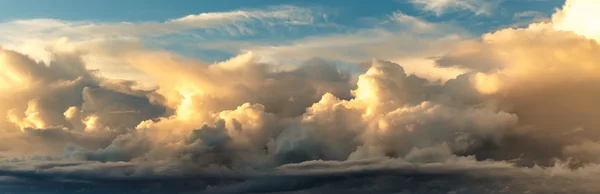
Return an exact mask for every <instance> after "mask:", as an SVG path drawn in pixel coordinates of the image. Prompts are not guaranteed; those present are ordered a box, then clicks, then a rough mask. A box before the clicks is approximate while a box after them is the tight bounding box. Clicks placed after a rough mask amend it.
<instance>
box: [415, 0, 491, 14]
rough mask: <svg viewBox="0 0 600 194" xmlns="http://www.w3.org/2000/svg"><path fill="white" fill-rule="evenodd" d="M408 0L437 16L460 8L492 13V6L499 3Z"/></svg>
mask: <svg viewBox="0 0 600 194" xmlns="http://www.w3.org/2000/svg"><path fill="white" fill-rule="evenodd" d="M410 2H411V3H412V4H414V5H415V6H417V7H420V8H421V9H423V10H424V11H428V12H433V13H435V14H436V15H437V16H441V15H444V14H446V13H448V12H456V11H461V10H465V11H470V12H473V13H474V14H475V15H486V16H489V15H492V14H493V10H494V8H496V7H497V6H498V4H499V3H500V1H497V0H492V1H483V0H411V1H410Z"/></svg>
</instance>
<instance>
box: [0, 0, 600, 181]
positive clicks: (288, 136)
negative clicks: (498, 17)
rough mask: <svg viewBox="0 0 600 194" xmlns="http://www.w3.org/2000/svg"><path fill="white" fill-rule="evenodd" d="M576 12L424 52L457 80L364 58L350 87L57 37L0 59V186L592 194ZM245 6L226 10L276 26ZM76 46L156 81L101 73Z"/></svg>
mask: <svg viewBox="0 0 600 194" xmlns="http://www.w3.org/2000/svg"><path fill="white" fill-rule="evenodd" d="M587 2H588V3H589V2H590V1H587ZM577 3H586V1H583V0H579V1H578V0H569V1H567V3H566V6H565V8H563V9H562V10H560V11H558V12H557V13H556V14H555V15H554V16H553V20H552V22H548V23H536V24H532V25H530V26H529V27H527V28H517V29H512V28H511V29H501V30H498V31H495V32H491V33H488V34H485V35H483V36H482V37H481V40H455V44H452V45H450V46H449V49H450V52H447V53H444V54H443V55H442V56H439V55H438V56H430V57H436V58H435V61H436V63H437V65H438V66H440V67H458V68H462V69H467V70H468V71H466V72H465V73H462V74H461V75H459V76H457V77H455V78H452V79H449V80H448V81H445V82H439V81H437V82H436V81H431V80H428V79H425V78H423V77H420V76H417V75H414V74H411V73H407V71H406V70H405V69H404V68H403V66H405V64H397V63H393V62H390V61H385V60H379V59H374V60H372V61H371V62H369V63H367V64H364V65H363V66H364V67H365V71H364V72H362V73H360V74H359V75H356V76H354V75H352V74H351V73H348V72H344V71H341V70H339V69H337V68H336V67H335V66H334V65H333V64H330V63H329V62H327V61H325V60H320V59H313V60H308V61H306V62H305V63H304V64H302V65H300V66H297V67H293V68H289V67H284V66H281V65H276V64H272V63H265V62H264V61H263V60H261V58H260V57H261V54H260V52H259V53H255V52H248V53H244V54H240V55H239V56H236V57H234V58H231V59H229V60H227V61H223V62H218V63H206V62H202V61H198V60H195V59H189V58H186V57H182V56H179V55H177V54H174V53H172V52H169V51H164V50H156V49H149V48H145V47H144V46H140V45H137V44H134V43H131V42H109V43H107V42H101V43H98V42H94V44H91V43H86V44H85V46H84V45H83V44H73V45H72V48H70V49H55V50H50V53H52V56H51V57H50V59H49V60H48V62H44V61H37V60H34V59H32V58H30V57H28V56H27V55H26V54H25V53H20V52H16V51H12V50H9V49H1V50H0V99H1V100H2V101H1V102H2V103H0V118H5V119H2V120H0V126H2V127H0V132H2V133H3V135H2V136H1V137H0V191H10V192H15V193H28V192H29V193H35V192H46V193H75V192H88V193H114V192H128V193H136V192H139V193H164V192H167V191H168V192H175V193H189V192H206V193H335V192H341V191H344V192H349V193H365V192H367V193H597V192H598V191H600V188H599V187H598V186H597V184H595V183H597V181H598V179H599V177H600V166H599V165H600V158H599V157H596V155H597V154H598V151H599V150H600V132H598V130H597V128H598V127H600V123H599V121H598V120H597V118H596V115H600V112H599V110H598V109H597V107H596V106H595V105H596V104H597V103H596V99H598V98H599V97H600V92H598V91H600V88H598V86H597V85H598V84H597V83H600V71H599V70H598V65H597V61H599V59H598V55H597V53H598V52H599V51H600V45H599V44H598V42H597V41H596V40H595V39H594V38H595V37H594V36H593V34H595V32H593V31H592V32H590V31H589V30H588V31H585V32H582V31H580V29H581V26H577V25H575V24H573V23H568V25H566V24H565V23H564V21H570V20H568V19H564V18H568V17H570V16H569V13H571V12H575V11H582V10H581V9H576V8H573V7H575V6H572V5H573V4H577ZM585 5H589V6H593V5H596V4H593V2H592V3H591V4H585ZM584 7H585V6H584ZM252 13H253V14H254V15H253V14H250V13H246V12H243V13H242V12H240V13H237V14H238V15H236V14H234V16H235V17H236V18H237V17H242V18H245V17H259V18H262V17H276V16H281V17H282V18H290V17H291V16H289V15H286V13H288V12H278V11H276V10H275V11H273V12H269V13H264V14H263V13H262V12H260V13H254V12H252ZM239 14H241V15H239ZM249 14H250V15H252V16H248V15H249ZM261 14H262V15H261ZM288 14H289V13H288ZM227 16H229V15H227ZM234 16H232V17H234ZM396 16H398V17H399V18H398V19H403V20H411V21H413V23H414V22H419V21H416V20H415V18H411V17H410V16H406V15H396ZM206 17H208V18H214V17H217V16H214V17H213V15H194V16H188V17H185V18H181V19H179V20H174V21H176V22H187V21H189V20H193V21H196V20H198V18H200V19H201V18H206ZM219 18H220V17H219ZM292 18H293V17H292ZM561 22H562V23H561ZM167 23H168V22H167ZM414 24H415V25H419V24H423V23H414ZM161 25H162V24H161ZM581 25H586V24H581ZM565 26H567V27H565ZM421 27H428V26H423V25H421ZM413 28H414V27H413ZM119 29H121V28H119ZM592 30H593V29H592ZM90 45H93V46H90ZM117 46H121V47H117ZM116 48H119V49H116ZM89 53H99V54H101V55H109V56H111V58H112V59H115V60H119V61H120V62H121V63H123V64H127V65H128V66H130V67H132V68H134V69H135V70H136V71H139V72H140V73H142V74H143V75H145V76H147V77H148V78H149V79H151V80H152V81H153V82H154V83H155V84H156V85H157V88H155V89H144V88H143V87H140V86H139V84H138V83H137V82H136V81H131V80H115V79H109V78H106V77H103V76H101V75H100V74H99V73H98V71H96V70H92V69H90V68H89V67H87V66H86V64H85V62H84V60H83V58H84V57H85V56H86V55H88V54H89ZM334 53H335V52H334ZM292 54H293V53H292V52H290V53H289V55H292ZM321 57H324V58H325V57H326V56H321ZM31 185H35V187H30V186H31ZM57 185H59V186H57Z"/></svg>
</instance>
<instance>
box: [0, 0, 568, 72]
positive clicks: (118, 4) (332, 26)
mask: <svg viewBox="0 0 600 194" xmlns="http://www.w3.org/2000/svg"><path fill="white" fill-rule="evenodd" d="M440 2H441V4H440ZM436 3H437V4H436ZM563 3H564V0H377V1H365V0H306V1H299V0H219V1H215V0H181V1H177V3H173V2H171V1H166V0H127V1H120V0H106V1H93V0H0V5H1V6H0V21H2V23H0V35H2V36H3V38H0V43H2V44H3V45H4V46H7V45H8V47H10V46H11V45H12V46H13V47H19V45H23V44H22V42H31V39H32V37H33V38H38V39H43V40H44V41H45V40H51V39H55V38H62V37H68V38H69V39H70V40H85V39H86V38H87V39H93V38H96V39H97V38H98V37H100V36H102V37H103V38H107V37H110V38H113V37H115V36H119V37H127V38H135V39H140V40H141V41H142V42H143V43H144V44H145V45H146V46H148V47H152V48H160V49H167V50H170V51H173V52H176V53H178V54H181V55H184V56H187V57H192V58H197V59H201V60H204V61H222V60H226V59H228V58H230V57H233V56H235V55H238V54H240V53H244V52H247V51H255V52H257V53H259V55H263V56H264V58H267V59H272V60H271V61H273V60H276V61H280V62H284V63H287V62H290V61H294V62H302V61H304V60H307V59H309V58H311V57H318V58H325V59H328V60H331V61H335V62H337V63H339V64H357V63H360V62H362V61H367V60H370V58H384V59H386V60H396V59H397V58H401V57H397V56H404V55H406V56H408V55H409V54H407V53H410V54H413V55H414V53H412V52H413V51H414V50H419V49H414V48H409V47H417V48H420V46H419V45H422V43H423V42H428V41H429V39H428V40H427V41H422V40H415V39H418V38H423V37H427V38H433V39H443V38H445V37H447V36H450V35H456V36H458V37H460V38H462V39H464V38H477V37H479V36H480V35H482V34H484V33H488V32H493V31H494V30H495V29H499V28H506V27H511V26H524V25H527V24H529V23H531V22H537V21H540V20H544V19H547V18H549V17H550V16H551V14H552V13H553V12H554V10H555V9H556V8H559V7H560V6H561V5H562V4H563ZM236 11H244V14H251V15H252V16H251V17H250V18H244V17H243V16H233V17H237V18H234V19H232V18H227V17H230V16H225V15H227V14H228V13H234V12H236ZM278 11H279V12H283V13H285V14H289V15H286V16H285V17H279V16H273V15H271V16H268V15H266V13H273V12H278ZM206 13H213V14H214V13H217V14H221V15H223V16H222V17H223V18H222V19H221V20H219V21H214V22H213V23H211V22H208V23H210V24H208V26H205V25H204V24H202V25H201V27H198V26H193V25H197V24H193V25H192V26H187V27H182V26H176V27H173V26H168V25H164V26H162V27H157V26H151V25H158V24H166V23H168V21H171V20H175V19H178V18H183V17H185V16H188V15H201V14H206ZM288 16H290V17H293V18H287V17H288ZM403 16H406V17H403ZM220 17H221V16H220ZM400 18H404V19H403V20H399V19H400ZM40 19H42V20H40ZM48 19H50V20H51V21H53V22H56V23H57V24H54V23H53V22H48V21H45V20H48ZM213 19H214V18H213ZM15 21H29V22H28V23H26V24H22V23H18V22H15ZM202 21H204V19H203V20H202ZM123 22H127V23H128V25H129V26H128V27H123V26H122V23H123ZM58 23H60V24H58ZM148 23H151V24H148ZM47 24H53V25H62V26H58V27H57V26H53V27H48V26H46V25H47ZM147 24H148V25H147ZM423 24H428V25H430V27H426V28H427V29H419V25H420V26H421V27H423ZM31 25H35V26H36V27H32V26H31ZM86 25H87V26H90V25H94V26H100V27H98V29H96V30H93V33H89V32H86V33H75V31H77V29H79V30H80V28H82V26H83V27H85V26H86ZM102 26H104V27H102ZM107 26H108V27H107ZM149 26H150V27H149ZM431 26H434V27H431ZM2 28H4V29H2ZM38 28H39V30H38V31H35V30H32V29H38ZM129 28H131V29H129ZM153 28H160V30H157V31H161V30H162V31H169V32H165V33H162V32H161V33H156V31H152V30H153ZM172 28H177V29H176V30H173V29H172ZM104 30H106V31H110V30H113V31H119V32H112V31H111V33H113V34H108V35H107V34H104V35H100V33H95V32H96V31H99V32H104ZM2 31H4V32H2ZM23 31H28V32H31V33H30V34H31V35H29V36H27V34H28V33H24V32H23ZM32 31H34V32H32ZM138 31H139V33H138ZM114 33H117V34H114ZM74 34H75V35H74ZM89 34H94V35H93V36H92V35H89ZM403 34H410V37H408V39H410V40H407V37H406V36H405V35H403ZM20 36H23V37H22V38H21V39H19V38H17V37H20ZM84 36H89V37H84ZM375 37H377V38H375ZM335 40H338V42H334V41H335ZM342 40H355V42H357V43H356V44H350V43H348V42H352V41H342ZM394 41H395V42H394ZM413 41H414V43H413ZM339 42H344V45H338V43H339ZM407 42H408V43H407ZM317 43H318V44H317ZM372 44H389V45H388V46H387V47H391V49H390V51H389V52H387V53H385V54H381V53H376V54H373V53H369V52H368V51H366V50H365V49H363V48H366V47H368V46H369V45H372ZM393 44H397V45H399V46H398V48H392V47H394V46H392V45H393ZM438 44H441V45H442V46H443V45H444V44H445V43H438ZM15 45H17V46H15ZM307 45H312V46H307ZM315 45H316V46H315ZM413 45H416V46H413ZM424 45H428V43H426V44H424ZM325 47H326V48H325ZM423 47H425V48H426V49H421V50H428V51H431V50H432V49H431V48H433V50H436V48H435V47H439V46H436V45H435V44H434V45H429V46H423ZM359 48H360V49H359ZM321 50H322V51H321ZM304 51H306V52H304ZM330 51H332V53H330ZM286 52H287V53H288V54H287V55H286V54H285V53H286ZM291 52H304V53H305V54H303V55H299V56H303V57H298V55H294V56H293V58H290V57H287V56H289V53H291ZM282 53H283V54H282ZM353 53H356V54H353ZM426 53H427V54H423V57H433V56H426V55H436V53H434V52H426ZM414 56H417V55H414ZM282 58H283V59H285V60H283V61H282V60H280V59H282Z"/></svg>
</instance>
